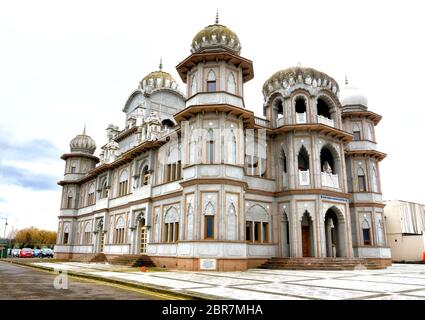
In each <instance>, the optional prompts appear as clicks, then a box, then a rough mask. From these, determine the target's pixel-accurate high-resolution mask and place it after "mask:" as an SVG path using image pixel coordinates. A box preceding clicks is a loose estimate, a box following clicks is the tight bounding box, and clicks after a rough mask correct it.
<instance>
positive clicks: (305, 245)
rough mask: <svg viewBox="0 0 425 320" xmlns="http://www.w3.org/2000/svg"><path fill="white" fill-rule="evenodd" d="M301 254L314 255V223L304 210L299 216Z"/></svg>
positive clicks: (304, 255) (308, 213)
mask: <svg viewBox="0 0 425 320" xmlns="http://www.w3.org/2000/svg"><path fill="white" fill-rule="evenodd" d="M301 243H302V256H303V257H314V255H315V254H314V225H313V219H312V217H311V214H310V212H309V211H308V210H305V211H304V213H303V215H302V216H301Z"/></svg>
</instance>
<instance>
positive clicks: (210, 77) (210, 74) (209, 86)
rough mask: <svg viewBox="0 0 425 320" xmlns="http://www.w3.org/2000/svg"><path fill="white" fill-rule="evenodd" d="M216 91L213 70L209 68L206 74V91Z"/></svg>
mask: <svg viewBox="0 0 425 320" xmlns="http://www.w3.org/2000/svg"><path fill="white" fill-rule="evenodd" d="M214 91H217V80H216V76H215V73H214V71H213V70H210V71H209V72H208V75H207V92H214Z"/></svg>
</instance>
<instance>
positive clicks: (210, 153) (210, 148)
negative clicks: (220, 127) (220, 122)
mask: <svg viewBox="0 0 425 320" xmlns="http://www.w3.org/2000/svg"><path fill="white" fill-rule="evenodd" d="M206 142H207V148H206V149H207V155H206V156H207V163H209V164H213V163H214V160H215V159H214V158H215V152H214V151H215V150H214V149H215V137H214V130H213V129H212V128H209V129H208V132H207V137H206Z"/></svg>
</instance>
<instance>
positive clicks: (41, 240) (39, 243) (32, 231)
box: [12, 227, 56, 248]
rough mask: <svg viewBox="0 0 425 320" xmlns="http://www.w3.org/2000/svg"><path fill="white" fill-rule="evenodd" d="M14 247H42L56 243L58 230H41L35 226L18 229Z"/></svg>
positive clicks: (13, 240) (13, 241)
mask: <svg viewBox="0 0 425 320" xmlns="http://www.w3.org/2000/svg"><path fill="white" fill-rule="evenodd" d="M12 243H13V246H14V247H19V248H36V247H37V248H42V247H46V246H53V245H54V244H55V243H56V231H48V230H39V229H37V228H34V227H30V228H25V229H21V230H18V231H17V232H16V235H15V237H14V239H12Z"/></svg>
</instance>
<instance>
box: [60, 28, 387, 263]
mask: <svg viewBox="0 0 425 320" xmlns="http://www.w3.org/2000/svg"><path fill="white" fill-rule="evenodd" d="M200 34H201V35H199V34H198V35H197V36H196V37H195V39H194V41H193V43H192V53H191V55H190V56H189V57H188V58H187V59H186V60H184V61H183V62H182V63H180V64H179V65H178V66H177V71H178V72H179V75H180V76H181V78H182V80H183V82H184V83H186V84H187V90H186V93H185V94H183V93H182V92H180V90H179V87H178V85H177V84H176V81H175V80H174V79H173V78H172V76H171V75H170V74H169V73H167V72H164V71H162V63H161V65H160V68H159V70H158V71H155V72H151V73H150V74H148V75H147V76H146V77H145V78H143V79H142V81H140V84H139V87H138V88H137V89H136V90H135V91H133V92H132V93H131V95H130V96H129V98H128V100H127V102H126V103H125V106H124V109H123V111H124V113H125V125H124V128H122V129H119V127H118V126H116V125H113V124H110V125H109V126H108V127H107V130H106V131H107V141H106V143H105V144H104V145H103V147H102V148H101V152H100V155H99V157H97V156H94V151H95V148H96V144H95V142H94V141H93V139H91V138H90V137H89V136H88V135H86V133H85V132H84V133H83V134H82V135H78V136H77V137H75V138H74V139H73V140H72V141H71V144H70V146H71V150H70V152H69V153H66V154H64V155H63V156H62V159H64V160H65V161H66V168H65V174H64V178H63V179H62V180H61V181H60V182H59V184H60V185H61V186H62V187H63V195H62V201H61V211H60V216H59V227H58V231H59V233H58V234H59V236H58V242H57V246H56V252H57V253H58V254H59V255H60V254H68V255H70V254H83V253H98V252H104V253H105V254H110V255H118V254H139V253H142V254H149V255H150V256H152V257H155V256H157V257H163V258H174V259H179V258H193V259H203V258H213V259H229V260H232V259H233V260H244V259H245V260H246V259H267V258H270V257H274V256H278V257H354V256H360V257H370V258H386V259H387V258H390V255H389V250H388V247H387V245H386V238H385V230H384V228H385V226H384V224H383V222H382V210H383V209H382V208H383V205H382V202H381V199H382V195H381V188H380V179H379V161H380V160H382V159H383V158H384V157H385V154H383V153H381V152H379V151H377V148H376V138H375V132H374V128H375V126H376V125H377V123H378V122H379V120H380V118H381V117H380V116H379V115H377V114H375V113H373V112H371V111H369V110H368V108H367V99H366V98H365V97H364V96H363V95H362V94H361V93H360V92H359V91H358V90H357V89H354V88H351V87H348V85H347V84H346V86H345V87H344V88H342V89H341V90H340V89H339V85H338V83H337V82H336V81H335V80H334V79H332V78H331V77H329V76H328V75H326V74H325V73H322V72H319V71H317V70H314V69H311V68H303V67H299V66H298V67H294V68H288V69H285V70H282V71H279V72H276V73H275V74H274V75H272V76H271V77H270V78H269V79H268V80H267V81H266V82H265V84H264V86H263V95H264V105H263V110H264V118H260V117H256V116H254V114H253V112H252V111H250V110H247V109H246V108H245V105H244V98H243V96H244V95H243V92H244V91H243V90H244V83H245V82H246V81H249V80H250V79H252V77H253V67H252V62H251V61H250V60H247V59H245V58H243V57H241V56H240V48H241V47H240V42H239V39H238V38H237V36H236V34H235V33H234V32H233V31H231V30H230V29H228V28H226V27H224V26H222V25H220V24H218V23H216V24H214V25H210V26H208V27H206V28H205V29H204V30H202V32H201V33H200ZM199 37H201V38H199ZM223 37H224V38H223ZM226 37H230V39H229V38H226ZM217 39H222V41H218V42H217V41H216V40H217ZM201 44H202V45H201ZM365 101H366V102H365Z"/></svg>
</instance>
